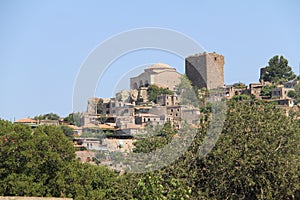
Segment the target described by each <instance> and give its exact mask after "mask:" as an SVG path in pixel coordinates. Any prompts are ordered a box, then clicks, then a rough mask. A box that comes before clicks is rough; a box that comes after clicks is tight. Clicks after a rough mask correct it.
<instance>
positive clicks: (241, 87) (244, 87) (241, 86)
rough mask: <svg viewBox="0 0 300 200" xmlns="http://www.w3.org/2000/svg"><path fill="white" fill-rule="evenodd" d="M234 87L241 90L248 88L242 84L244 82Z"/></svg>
mask: <svg viewBox="0 0 300 200" xmlns="http://www.w3.org/2000/svg"><path fill="white" fill-rule="evenodd" d="M233 87H234V88H239V89H246V88H247V86H246V85H245V83H242V82H238V83H235V84H233Z"/></svg>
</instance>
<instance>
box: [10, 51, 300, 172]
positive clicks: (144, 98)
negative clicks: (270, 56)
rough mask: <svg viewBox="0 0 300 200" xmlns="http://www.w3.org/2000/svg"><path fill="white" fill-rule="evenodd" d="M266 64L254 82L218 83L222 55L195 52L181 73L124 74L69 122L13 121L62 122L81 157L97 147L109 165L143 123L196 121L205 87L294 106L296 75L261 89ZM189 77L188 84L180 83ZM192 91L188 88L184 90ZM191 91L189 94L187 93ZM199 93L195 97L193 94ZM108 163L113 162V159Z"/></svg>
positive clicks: (163, 67)
mask: <svg viewBox="0 0 300 200" xmlns="http://www.w3.org/2000/svg"><path fill="white" fill-rule="evenodd" d="M265 74H266V69H265V68H262V69H261V75H260V79H259V80H260V82H258V83H250V84H249V86H246V85H245V84H243V83H236V84H233V85H224V56H222V55H220V54H217V53H207V52H204V53H200V54H196V55H192V56H189V57H187V58H186V59H185V75H183V74H180V73H178V72H177V71H176V69H175V68H174V67H172V66H169V65H167V64H163V63H157V64H153V65H151V66H149V67H148V68H146V69H144V72H143V73H141V74H139V75H138V76H136V77H131V78H130V90H123V91H120V92H119V93H117V94H116V95H115V97H113V98H109V99H103V98H90V99H88V103H87V111H86V112H85V113H74V114H73V116H75V115H76V116H77V117H76V118H77V120H75V122H73V123H69V122H65V121H63V120H34V119H21V120H18V121H16V122H15V123H24V124H29V125H31V126H32V127H35V126H38V125H42V124H50V125H59V124H66V125H68V126H69V127H70V128H72V129H73V131H74V139H73V141H74V146H75V147H76V148H77V150H78V151H76V154H77V156H78V158H80V159H81V161H82V162H91V163H94V161H95V159H93V158H96V157H97V154H99V152H104V153H106V154H105V155H106V156H104V159H103V160H102V161H101V163H102V164H104V165H110V166H112V165H113V163H112V162H111V161H110V158H109V155H110V154H111V152H113V153H115V152H123V153H129V152H131V151H132V149H133V148H134V145H133V142H134V141H135V140H136V139H138V138H139V137H140V136H142V135H143V134H145V129H146V127H149V126H152V127H153V126H162V125H164V124H165V123H166V122H170V123H171V124H172V125H173V126H174V127H176V128H177V129H180V128H181V127H182V123H187V124H189V125H191V126H194V127H197V126H198V125H199V120H200V118H201V117H202V116H203V113H202V112H201V109H199V106H200V107H201V106H205V105H206V104H207V103H208V102H209V93H210V91H213V90H217V89H218V90H221V91H223V93H222V94H224V95H223V96H222V98H223V99H231V98H240V99H243V98H253V99H258V100H265V101H267V102H272V103H274V104H276V105H277V106H280V107H282V108H284V109H285V110H286V111H287V113H289V111H291V110H295V111H298V107H297V106H296V105H294V102H295V99H294V98H292V97H291V95H289V94H290V93H291V92H290V91H294V87H295V86H296V85H297V81H290V82H286V83H283V84H281V85H277V86H276V87H274V88H271V89H270V93H269V94H268V95H265V93H264V92H263V91H262V90H263V88H264V87H265V86H267V85H269V84H270V83H268V82H265V81H264V80H263V76H264V75H265ZM186 82H190V83H191V86H190V87H189V86H187V85H186V84H185V83H186ZM189 90H190V91H192V93H188V92H187V91H189ZM193 92H194V94H193ZM199 99H201V100H199ZM114 167H116V168H117V167H118V166H117V165H116V164H115V166H114Z"/></svg>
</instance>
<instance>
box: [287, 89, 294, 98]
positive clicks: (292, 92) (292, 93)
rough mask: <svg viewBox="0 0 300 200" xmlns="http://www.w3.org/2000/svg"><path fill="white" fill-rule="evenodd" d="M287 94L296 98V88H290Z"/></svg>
mask: <svg viewBox="0 0 300 200" xmlns="http://www.w3.org/2000/svg"><path fill="white" fill-rule="evenodd" d="M287 96H288V97H290V98H296V92H295V91H294V90H290V91H288V93H287Z"/></svg>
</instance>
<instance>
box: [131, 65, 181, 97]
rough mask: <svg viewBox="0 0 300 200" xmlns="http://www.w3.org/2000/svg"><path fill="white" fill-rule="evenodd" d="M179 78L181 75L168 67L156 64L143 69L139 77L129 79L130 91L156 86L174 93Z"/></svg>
mask: <svg viewBox="0 0 300 200" xmlns="http://www.w3.org/2000/svg"><path fill="white" fill-rule="evenodd" d="M181 77H182V75H181V74H180V73H178V72H177V71H176V69H175V68H173V67H171V66H170V65H167V64H164V63H156V64H153V65H151V66H150V67H148V68H146V69H144V72H143V73H141V74H140V75H138V76H136V77H132V78H130V89H138V88H139V87H147V86H148V85H157V86H159V87H163V88H168V89H170V90H173V91H174V90H175V86H176V85H178V84H179V83H180V79H181Z"/></svg>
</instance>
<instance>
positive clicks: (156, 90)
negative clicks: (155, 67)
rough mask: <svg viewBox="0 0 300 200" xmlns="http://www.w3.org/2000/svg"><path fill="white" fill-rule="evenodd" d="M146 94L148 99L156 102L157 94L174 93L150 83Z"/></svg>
mask: <svg viewBox="0 0 300 200" xmlns="http://www.w3.org/2000/svg"><path fill="white" fill-rule="evenodd" d="M147 94H148V100H149V101H152V102H154V103H157V96H159V95H162V94H169V95H173V94H174V93H173V92H172V91H171V90H169V89H167V88H162V87H158V86H157V85H150V86H149V87H148V89H147Z"/></svg>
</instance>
